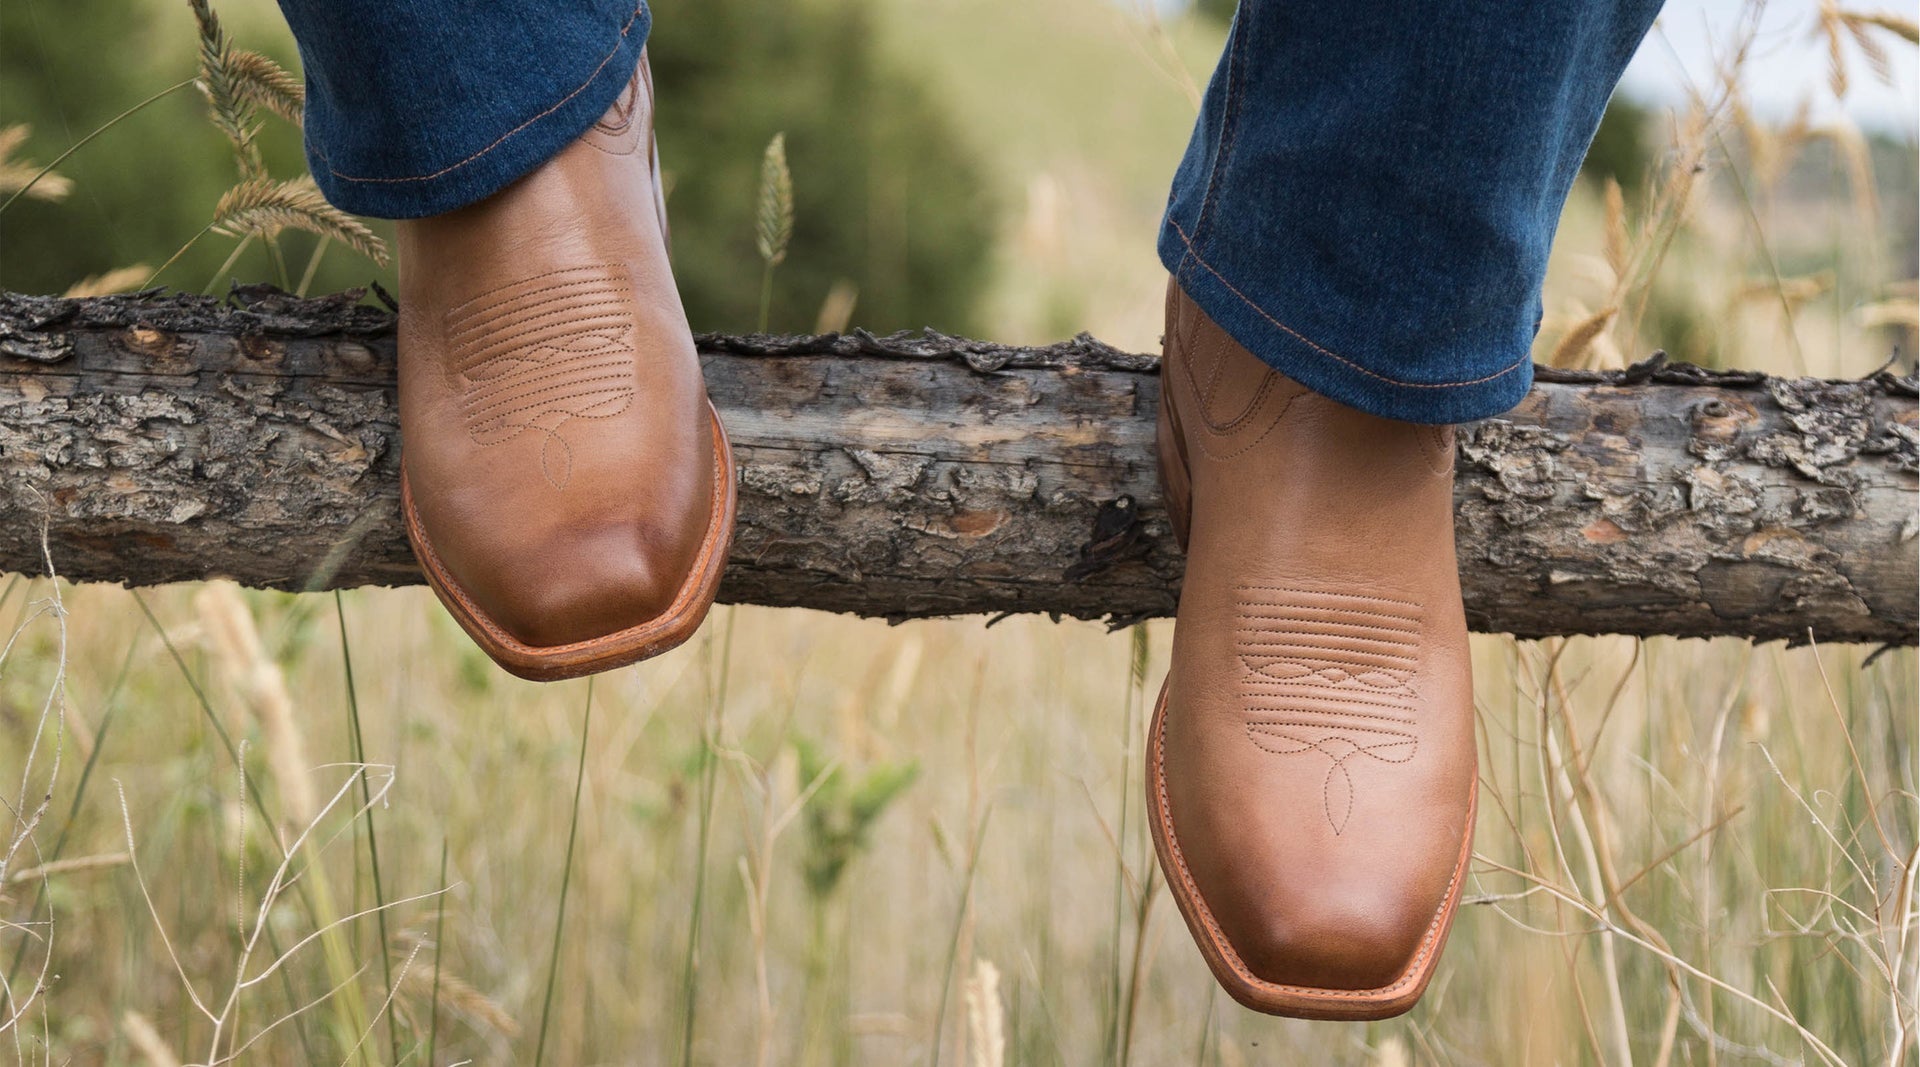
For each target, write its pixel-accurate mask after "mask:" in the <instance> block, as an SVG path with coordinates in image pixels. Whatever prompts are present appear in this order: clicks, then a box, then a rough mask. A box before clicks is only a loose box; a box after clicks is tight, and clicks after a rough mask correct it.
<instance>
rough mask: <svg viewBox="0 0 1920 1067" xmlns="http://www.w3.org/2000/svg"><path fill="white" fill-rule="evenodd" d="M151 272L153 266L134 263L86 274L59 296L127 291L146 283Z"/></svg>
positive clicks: (105, 294) (109, 294)
mask: <svg viewBox="0 0 1920 1067" xmlns="http://www.w3.org/2000/svg"><path fill="white" fill-rule="evenodd" d="M152 274H153V268H152V267H150V266H148V265H147V264H145V263H135V264H134V265H133V266H131V267H116V268H114V269H113V270H110V271H104V272H102V273H100V274H92V275H88V276H87V277H85V278H82V279H80V280H79V281H77V282H74V283H73V284H72V285H69V286H67V291H66V292H64V293H62V294H60V295H61V296H70V297H82V296H111V295H112V294H114V293H127V292H132V291H133V290H135V289H138V288H140V286H142V285H144V284H145V283H146V280H147V278H148V277H150V276H151V275H152Z"/></svg>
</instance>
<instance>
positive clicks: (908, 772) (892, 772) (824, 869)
mask: <svg viewBox="0 0 1920 1067" xmlns="http://www.w3.org/2000/svg"><path fill="white" fill-rule="evenodd" d="M793 749H794V754H795V755H796V756H797V757H798V758H799V762H800V780H801V781H802V782H813V781H815V780H817V779H820V776H821V775H823V774H824V775H825V776H826V778H825V780H824V781H821V782H820V787H819V788H818V789H817V790H816V791H815V792H814V794H813V799H812V800H810V801H808V802H807V808H806V813H807V814H806V842H807V847H806V859H805V862H804V864H803V870H802V873H803V875H804V876H805V878H806V883H807V892H808V893H810V894H811V895H812V896H813V897H814V899H815V900H824V899H826V898H827V897H830V896H832V895H833V891H834V889H835V888H836V887H838V886H839V885H840V878H841V876H842V875H844V874H846V872H847V865H848V864H849V863H852V862H853V860H854V859H855V858H856V857H858V856H859V855H860V854H861V853H862V852H864V851H866V848H867V843H868V837H869V835H870V834H871V833H872V832H873V824H874V823H876V822H878V821H879V819H880V816H881V814H882V813H884V812H885V811H886V810H887V807H888V806H889V805H891V804H892V803H893V802H894V801H895V800H896V799H898V798H899V796H900V794H901V793H904V792H905V791H906V789H907V787H908V786H910V785H912V784H913V781H914V779H915V778H918V777H919V776H920V763H919V761H917V760H902V761H892V760H880V761H875V762H873V763H870V764H868V765H867V766H866V767H864V768H862V769H860V770H858V771H853V770H849V769H848V768H847V767H845V766H839V767H833V768H831V769H829V767H828V763H829V761H828V758H827V757H826V756H825V755H823V754H822V753H821V751H820V749H819V747H818V746H817V745H815V744H814V743H813V742H811V741H809V740H807V739H806V738H804V737H801V738H796V739H795V740H794V742H793Z"/></svg>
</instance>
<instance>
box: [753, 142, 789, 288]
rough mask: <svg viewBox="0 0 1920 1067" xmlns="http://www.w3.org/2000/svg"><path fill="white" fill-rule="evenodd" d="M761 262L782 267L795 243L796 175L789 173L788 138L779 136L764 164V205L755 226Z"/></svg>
mask: <svg viewBox="0 0 1920 1067" xmlns="http://www.w3.org/2000/svg"><path fill="white" fill-rule="evenodd" d="M754 237H755V243H757V244H758V245H759V247H760V258H761V259H762V260H765V261H766V263H767V265H768V266H770V267H772V266H778V265H779V264H780V261H781V260H784V259H786V258H787V243H788V242H789V241H791V240H792V239H793V174H792V172H791V171H789V170H788V169H787V135H786V134H784V133H776V134H774V135H773V140H771V141H768V142H767V154H766V155H765V156H764V157H763V158H762V159H761V161H760V204H759V211H758V212H757V213H756V217H755V226H754Z"/></svg>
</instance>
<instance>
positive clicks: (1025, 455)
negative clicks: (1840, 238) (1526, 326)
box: [0, 287, 1920, 644]
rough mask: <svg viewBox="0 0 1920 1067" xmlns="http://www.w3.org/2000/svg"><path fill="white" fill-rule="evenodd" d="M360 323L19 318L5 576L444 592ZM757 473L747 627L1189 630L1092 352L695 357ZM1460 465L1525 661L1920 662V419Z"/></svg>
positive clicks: (94, 303)
mask: <svg viewBox="0 0 1920 1067" xmlns="http://www.w3.org/2000/svg"><path fill="white" fill-rule="evenodd" d="M360 295H361V294H359V293H347V294H341V295H339V296H336V297H330V298H322V299H318V300H299V299H296V298H293V297H290V296H286V295H285V294H281V293H278V292H276V291H272V290H269V289H265V288H259V287H253V288H241V289H237V290H236V291H235V293H234V294H233V296H232V297H231V298H230V300H229V301H217V300H213V299H209V298H204V297H190V296H178V295H164V294H159V293H157V292H156V293H146V294H136V295H133V296H124V297H97V298H90V299H84V300H68V299H62V298H56V297H29V296H19V295H14V294H0V568H4V569H8V570H17V571H26V572H33V571H37V570H38V569H39V568H40V566H41V564H40V560H39V558H38V550H37V548H36V547H35V546H37V545H38V543H39V530H40V527H41V525H42V523H45V524H46V525H47V527H48V529H49V533H50V537H51V543H52V546H53V552H54V557H55V562H56V564H57V565H58V567H59V570H60V572H61V573H62V574H63V575H64V576H66V577H69V578H72V579H75V580H82V581H112V582H126V583H130V584H136V585H145V584H152V583H158V582H170V581H185V580H194V579H201V578H206V577H210V576H213V575H226V576H230V577H233V578H236V579H238V580H239V581H242V582H244V583H247V584H249V585H256V586H271V587H274V588H280V589H327V588H333V587H337V586H354V585H363V584H370V583H371V584H382V585H401V584H409V583H415V582H418V581H419V580H420V577H419V573H418V571H417V570H416V568H415V566H414V563H413V559H412V556H411V554H410V552H409V551H408V549H407V544H406V539H405V536H404V535H403V533H402V532H401V528H400V524H399V522H398V519H397V513H396V510H395V503H396V500H397V494H398V470H399V468H398V460H399V434H398V431H397V427H396V425H395V418H394V415H395V401H394V392H393V389H394V358H395V356H394V344H393V329H392V327H393V322H392V315H391V314H390V313H389V312H388V311H386V310H382V309H380V308H377V307H373V306H370V305H367V304H363V303H360V302H359V300H360ZM699 340H700V350H701V353H702V358H703V360H704V363H705V367H706V373H707V380H708V383H709V388H710V391H711V393H712V395H713V398H714V400H715V402H716V404H717V405H718V406H719V408H720V412H721V415H722V417H723V419H724V420H725V421H726V423H727V426H728V429H729V432H730V433H731V435H732V437H733V441H734V447H735V451H736V453H737V458H738V460H739V462H740V481H741V493H740V522H739V532H738V536H737V538H736V541H735V544H734V547H733V554H732V560H731V565H730V569H729V571H728V574H727V578H726V581H725V584H724V586H723V588H722V590H721V599H722V600H726V601H730V602H735V603H751V604H773V605H802V606H807V607H814V608H822V609H826V610H831V611H848V612H857V613H860V614H865V615H879V616H885V617H887V618H891V619H907V618H916V617H921V616H928V615H943V614H956V613H969V612H984V613H998V612H1022V611H1038V612H1051V613H1054V614H1056V615H1064V616H1074V617H1078V618H1101V617H1104V618H1108V619H1109V620H1111V621H1115V622H1124V621H1129V620H1133V619H1138V618H1145V617H1151V616H1157V615H1166V614H1169V613H1171V612H1172V610H1173V607H1174V603H1175V595H1176V592H1177V589H1178V586H1179V578H1180V572H1181V559H1180V554H1179V552H1178V550H1177V549H1176V547H1175V546H1174V543H1173V539H1172V536H1171V533H1170V531H1169V529H1168V525H1167V521H1166V516H1165V512H1164V510H1163V509H1162V507H1161V503H1160V499H1159V492H1158V489H1157V487H1156V485H1155V476H1154V464H1153V459H1152V457H1153V447H1152V440H1153V418H1154V411H1155V405H1156V402H1157V400H1158V395H1159V394H1158V390H1159V385H1160V382H1159V377H1158V368H1157V361H1156V360H1155V359H1154V358H1153V357H1150V356H1141V355H1132V354H1129V353H1125V352H1120V351H1117V350H1115V349H1112V348H1109V347H1107V346H1106V345H1103V344H1101V343H1099V342H1098V341H1095V340H1093V339H1092V338H1090V337H1086V336H1084V335H1083V336H1081V337H1079V338H1076V339H1074V340H1072V341H1066V342H1062V343H1060V344H1055V345H1049V346H1046V347H1037V348H1028V347H1016V346H1007V345H998V344H992V343H987V342H978V341H967V340H962V339H959V338H951V337H945V336H941V335H939V334H936V333H931V332H929V333H925V334H920V335H905V334H899V335H893V336H890V337H876V336H873V335H870V334H867V333H864V332H858V331H856V332H854V333H851V334H840V335H828V336H822V337H766V336H750V337H724V336H704V337H701V338H700V339H699ZM1539 378H1540V384H1539V385H1538V386H1537V387H1536V388H1535V389H1534V391H1533V393H1532V394H1531V395H1530V396H1529V397H1528V398H1527V400H1526V402H1525V403H1523V404H1522V405H1521V406H1520V407H1519V408H1517V409H1515V410H1514V411H1512V412H1510V413H1508V414H1507V415H1505V416H1502V417H1500V418H1497V419H1489V420H1487V421H1485V422H1481V423H1477V424H1474V425H1472V426H1470V427H1466V428H1464V430H1463V432H1462V433H1461V436H1460V455H1459V483H1458V485H1459V488H1458V492H1457V503H1458V532H1459V540H1460V565H1461V576H1462V581H1463V583H1464V585H1465V589H1466V601H1467V614H1468V618H1469V620H1470V621H1471V622H1472V624H1473V625H1474V627H1475V628H1476V629H1479V630H1488V631H1506V632H1511V633H1515V634H1518V635H1521V636H1528V637H1533V636H1542V635H1548V634H1572V633H1600V632H1619V633H1631V634H1677V635H1689V636H1706V635H1714V634H1738V635H1744V636H1747V637H1752V638H1756V639H1773V638H1788V639H1793V640H1804V639H1805V638H1806V636H1807V632H1808V631H1809V629H1810V630H1811V631H1812V632H1813V635H1814V636H1815V637H1817V638H1819V639H1821V640H1829V641H1873V642H1890V643H1897V644H1912V643H1914V641H1915V637H1916V588H1917V583H1916V554H1915V547H1916V546H1915V535H1916V532H1917V529H1916V528H1917V526H1920V522H1917V520H1916V518H1915V506H1916V501H1917V500H1920V487H1917V483H1916V473H1915V472H1916V440H1920V434H1917V433H1916V415H1915V401H1914V396H1915V389H1914V380H1913V379H1912V378H1911V377H1907V378H1898V377H1894V376H1891V375H1889V374H1885V373H1882V374H1879V375H1876V376H1874V377H1872V378H1868V379H1865V380H1861V381H1852V382H1835V381H1820V380H1813V379H1801V380H1791V381H1789V380H1784V379H1778V378H1770V377H1766V376H1764V375H1759V374H1753V373H1730V374H1728V373H1720V374H1716V373H1713V372H1708V371H1703V370H1700V369H1698V368H1694V367H1688V366H1685V365H1669V364H1666V363H1664V361H1662V360H1659V359H1657V358H1656V359H1655V360H1652V361H1649V362H1648V363H1644V364H1640V365H1638V366H1636V367H1635V368H1633V369H1631V370H1629V371H1627V372H1624V373H1615V374H1609V375H1599V374H1570V373H1566V372H1554V371H1550V370H1548V369H1546V368H1541V369H1540V371H1539Z"/></svg>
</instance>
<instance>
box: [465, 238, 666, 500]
mask: <svg viewBox="0 0 1920 1067" xmlns="http://www.w3.org/2000/svg"><path fill="white" fill-rule="evenodd" d="M563 275H564V276H566V277H567V280H566V281H563V282H558V283H556V284H553V285H548V286H544V287H540V288H535V289H528V288H527V287H528V285H529V284H530V283H533V282H538V281H541V280H545V279H547V278H553V277H559V276H563ZM627 291H628V287H627V284H626V281H625V280H624V279H623V278H622V277H621V276H620V275H619V274H618V273H617V272H615V271H614V270H613V269H612V268H610V267H605V266H597V267H573V268H567V269H564V270H558V271H552V272H549V273H548V274H545V275H540V276H537V277H535V278H530V279H525V280H523V281H519V282H512V283H509V284H507V285H504V286H500V287H499V288H497V289H494V290H492V291H491V292H488V293H485V294H482V295H481V296H479V297H476V298H474V299H473V300H469V301H467V302H466V303H464V304H462V305H460V306H459V307H456V308H454V309H453V310H451V311H449V312H448V313H447V316H446V327H447V332H448V337H449V343H450V347H451V349H452V351H451V352H450V353H449V354H450V356H451V357H452V358H451V360H450V363H451V365H452V366H453V367H454V368H456V369H457V373H458V377H459V380H460V383H461V385H462V386H463V390H462V392H463V395H462V403H461V407H462V414H463V416H464V418H465V422H466V426H467V433H468V436H470V437H471V438H472V439H473V441H474V443H475V444H477V445H480V446H481V447H483V448H484V447H490V446H494V445H503V444H506V443H508V442H509V441H513V440H515V439H517V438H519V437H520V436H521V435H522V434H524V433H527V432H529V431H531V432H533V433H536V434H538V435H539V437H540V441H541V443H540V472H541V475H542V476H543V477H545V478H546V480H547V483H548V484H549V485H551V486H553V487H554V488H555V489H564V488H566V486H567V483H568V482H569V481H570V480H571V479H572V476H573V448H572V445H571V444H570V443H569V442H568V440H567V438H566V436H565V435H564V434H563V433H562V432H561V431H562V429H563V428H564V427H565V426H566V425H567V424H568V423H570V422H573V421H574V420H577V419H606V418H612V417H614V416H616V415H619V414H621V413H622V412H625V411H626V410H627V408H628V407H629V406H630V405H631V404H632V403H633V398H634V395H635V393H636V383H635V381H634V376H633V373H632V365H633V356H634V347H633V340H632V331H633V319H632V315H631V313H630V312H628V311H626V310H624V306H625V303H626V301H625V299H624V298H625V294H626V293H627ZM474 304H479V305H481V306H480V307H479V308H478V309H477V310H473V311H465V310H463V309H465V308H467V307H469V306H471V305H474ZM608 309H617V310H608Z"/></svg>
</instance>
